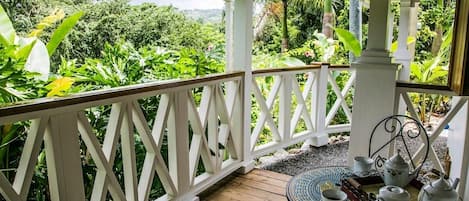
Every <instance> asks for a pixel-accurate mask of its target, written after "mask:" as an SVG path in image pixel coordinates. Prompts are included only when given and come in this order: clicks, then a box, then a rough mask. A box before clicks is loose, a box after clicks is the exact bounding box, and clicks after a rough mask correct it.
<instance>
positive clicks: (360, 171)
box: [353, 156, 374, 176]
mask: <svg viewBox="0 0 469 201" xmlns="http://www.w3.org/2000/svg"><path fill="white" fill-rule="evenodd" d="M373 162H374V161H373V159H371V158H368V157H365V156H357V157H355V158H354V159H353V173H355V174H356V175H358V176H365V175H367V174H368V173H369V172H370V171H371V167H372V165H373Z"/></svg>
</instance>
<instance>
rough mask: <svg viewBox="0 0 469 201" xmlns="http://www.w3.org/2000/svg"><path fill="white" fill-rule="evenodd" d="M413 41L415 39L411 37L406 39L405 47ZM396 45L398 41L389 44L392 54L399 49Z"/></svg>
mask: <svg viewBox="0 0 469 201" xmlns="http://www.w3.org/2000/svg"><path fill="white" fill-rule="evenodd" d="M415 41H416V38H415V37H413V36H409V37H407V45H410V44H412V43H415ZM398 43H399V41H397V40H396V41H394V42H393V43H392V44H391V50H390V51H391V52H393V53H394V52H396V51H397V48H398V47H399V44H398Z"/></svg>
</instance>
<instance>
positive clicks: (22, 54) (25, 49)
mask: <svg viewBox="0 0 469 201" xmlns="http://www.w3.org/2000/svg"><path fill="white" fill-rule="evenodd" d="M36 41H37V40H33V41H32V42H30V43H28V44H26V45H23V46H22V47H20V48H19V49H18V50H17V51H16V52H15V56H16V58H17V59H27V58H28V57H29V55H30V54H31V50H32V49H33V47H34V45H36Z"/></svg>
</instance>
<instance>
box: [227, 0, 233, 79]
mask: <svg viewBox="0 0 469 201" xmlns="http://www.w3.org/2000/svg"><path fill="white" fill-rule="evenodd" d="M233 1H234V0H225V40H226V42H225V54H226V56H225V59H226V71H233V70H234V68H233V42H234V41H233V22H234V18H233V6H234V5H233Z"/></svg>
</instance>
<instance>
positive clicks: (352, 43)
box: [334, 28, 362, 57]
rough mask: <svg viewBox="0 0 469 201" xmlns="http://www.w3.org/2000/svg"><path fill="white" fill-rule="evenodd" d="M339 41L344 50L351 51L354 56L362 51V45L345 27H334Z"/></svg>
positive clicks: (357, 55)
mask: <svg viewBox="0 0 469 201" xmlns="http://www.w3.org/2000/svg"><path fill="white" fill-rule="evenodd" d="M334 31H335V33H336V34H337V36H338V38H339V41H340V42H342V43H343V44H344V47H345V49H346V50H348V51H351V52H352V53H353V54H354V55H355V56H356V57H359V56H360V55H361V53H362V46H361V44H360V41H358V39H357V38H356V37H355V36H354V35H353V34H352V33H351V32H350V31H347V30H345V29H340V28H335V29H334Z"/></svg>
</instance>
